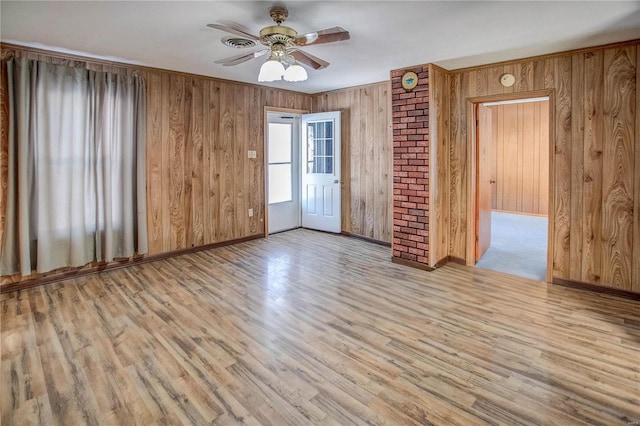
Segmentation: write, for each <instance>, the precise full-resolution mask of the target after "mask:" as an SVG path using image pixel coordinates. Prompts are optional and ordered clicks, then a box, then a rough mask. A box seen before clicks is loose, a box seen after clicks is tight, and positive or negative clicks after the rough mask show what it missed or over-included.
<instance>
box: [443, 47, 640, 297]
mask: <svg viewBox="0 0 640 426" xmlns="http://www.w3.org/2000/svg"><path fill="white" fill-rule="evenodd" d="M638 50H639V49H638V41H632V42H629V43H623V44H619V45H616V46H604V47H596V48H592V49H583V50H581V51H577V52H569V53H566V54H557V55H554V56H547V57H539V58H531V59H525V60H521V61H513V62H510V63H504V64H494V65H488V66H483V67H476V68H468V69H463V70H457V71H452V72H451V73H450V86H449V93H450V97H451V99H450V132H449V134H450V159H449V161H450V167H451V171H450V179H449V182H450V197H451V202H450V220H451V223H450V228H449V229H450V247H449V255H450V256H452V257H456V258H466V254H467V247H466V243H467V235H466V232H467V224H466V220H467V208H468V206H467V198H466V197H467V177H466V176H467V167H468V160H467V156H468V151H467V148H468V147H467V144H468V141H467V129H466V126H467V108H466V105H465V104H466V102H467V98H470V97H473V96H477V97H481V96H487V97H489V96H496V95H503V94H507V93H514V94H521V93H523V92H527V91H532V90H545V89H551V91H552V97H551V103H550V112H551V115H552V116H553V117H554V120H553V121H552V122H550V123H549V125H550V128H551V129H550V132H551V134H552V137H553V140H552V141H551V142H552V143H553V144H554V145H555V151H554V152H553V153H552V155H553V157H554V163H555V167H554V169H553V170H551V175H552V178H553V180H552V182H551V186H552V187H553V193H552V197H553V200H554V203H555V210H554V211H550V212H549V217H550V220H551V221H553V224H552V228H554V229H553V235H552V236H551V244H553V252H554V258H553V265H552V266H553V271H552V274H553V278H557V279H566V280H574V281H580V282H585V283H591V284H597V285H601V286H607V287H614V288H618V289H624V290H632V291H636V292H640V266H638V265H640V235H639V233H640V212H639V211H638V210H639V209H638V206H639V205H640V200H639V199H640V177H639V174H640V172H639V171H638V169H639V168H640V160H639V158H640V154H639V153H638V151H640V129H638V127H640V125H639V124H638V123H639V120H640V119H639V118H638V108H639V107H638V105H639V102H640V97H639V96H638V93H637V88H636V84H637V81H638V80H637V76H638V72H639V71H638V68H639V58H638ZM505 72H511V73H513V74H514V75H515V76H516V80H517V81H516V84H515V85H514V86H513V87H511V88H503V87H501V86H499V85H498V84H496V81H497V78H496V77H499V76H500V75H501V74H502V73H505ZM485 78H489V81H485ZM634 212H635V213H634Z"/></svg>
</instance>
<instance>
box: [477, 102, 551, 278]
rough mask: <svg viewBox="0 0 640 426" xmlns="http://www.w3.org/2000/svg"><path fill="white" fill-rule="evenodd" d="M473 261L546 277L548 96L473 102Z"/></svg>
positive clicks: (548, 148)
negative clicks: (474, 200)
mask: <svg viewBox="0 0 640 426" xmlns="http://www.w3.org/2000/svg"><path fill="white" fill-rule="evenodd" d="M475 115H476V117H475V118H476V131H475V135H476V164H475V165H476V188H475V189H476V191H475V192H476V195H475V196H476V203H475V204H476V221H475V225H476V226H475V228H476V244H475V246H476V247H475V265H476V266H478V267H482V268H485V269H492V270H497V271H501V272H506V273H509V274H512V275H518V276H522V277H526V278H531V279H535V280H538V281H547V274H548V256H549V253H548V250H549V200H550V197H549V187H550V186H549V180H550V172H549V170H550V164H549V163H550V162H549V160H550V136H549V120H550V114H549V97H548V96H542V97H534V98H527V99H510V100H503V101H496V102H484V103H477V104H475Z"/></svg>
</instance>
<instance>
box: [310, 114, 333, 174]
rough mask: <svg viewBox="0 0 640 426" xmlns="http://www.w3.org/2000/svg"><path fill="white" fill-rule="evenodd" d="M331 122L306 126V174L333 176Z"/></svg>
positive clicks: (320, 122)
mask: <svg viewBox="0 0 640 426" xmlns="http://www.w3.org/2000/svg"><path fill="white" fill-rule="evenodd" d="M333 142H334V141H333V121H331V120H330V121H319V122H314V123H309V124H308V126H307V173H326V174H333Z"/></svg>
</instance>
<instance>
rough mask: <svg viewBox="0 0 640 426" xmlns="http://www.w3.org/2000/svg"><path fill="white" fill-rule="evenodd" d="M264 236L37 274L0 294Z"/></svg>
mask: <svg viewBox="0 0 640 426" xmlns="http://www.w3.org/2000/svg"><path fill="white" fill-rule="evenodd" d="M264 237H265V235H264V234H258V235H251V236H249V237H244V238H238V239H236V240H229V241H221V242H218V243H212V244H206V245H203V246H198V247H189V248H185V249H182V250H176V251H171V252H166V253H160V254H154V255H151V256H137V257H133V258H132V259H128V260H123V261H116V262H112V263H108V264H100V265H97V266H93V267H90V268H86V269H81V268H74V269H73V270H70V271H65V272H61V273H58V274H55V273H54V274H51V275H47V276H39V277H37V278H33V279H26V280H23V281H20V282H15V283H7V284H4V285H1V286H0V294H2V293H9V292H12V291H18V290H24V289H26V288H30V287H37V286H40V285H43V284H50V283H54V282H58V281H63V280H68V279H71V278H78V277H83V276H86V275H91V274H95V273H97V272H103V271H111V270H113V269H120V268H126V267H129V266H133V265H140V264H143V263H148V262H155V261H157V260H164V259H169V258H172V257H177V256H182V255H183V254H190V253H195V252H198V251H203V250H211V249H215V248H218V247H224V246H228V245H232V244H239V243H244V242H247V241H251V240H256V239H258V238H264Z"/></svg>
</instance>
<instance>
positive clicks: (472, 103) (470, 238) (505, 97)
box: [466, 89, 556, 282]
mask: <svg viewBox="0 0 640 426" xmlns="http://www.w3.org/2000/svg"><path fill="white" fill-rule="evenodd" d="M544 96H546V97H548V98H549V183H548V185H549V214H548V216H547V218H548V228H547V277H546V282H551V281H552V280H553V256H554V249H555V248H554V244H553V242H554V238H553V235H554V233H555V215H556V210H555V192H554V183H555V155H554V152H555V149H556V137H555V135H556V132H555V115H556V113H555V90H554V89H544V90H531V91H527V92H518V93H505V94H499V95H489V96H477V97H470V98H467V173H466V175H467V176H466V181H467V206H468V208H467V244H466V246H467V252H466V264H467V266H474V265H475V258H476V253H475V251H476V237H477V231H478V230H477V229H476V217H477V208H478V207H477V182H476V176H477V152H478V135H477V131H476V120H477V119H478V117H477V113H476V111H477V108H476V106H477V105H479V104H483V103H486V102H498V101H511V100H520V99H529V98H540V97H544Z"/></svg>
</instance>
